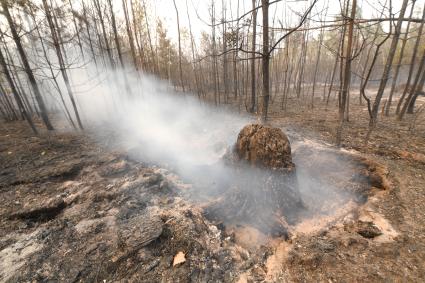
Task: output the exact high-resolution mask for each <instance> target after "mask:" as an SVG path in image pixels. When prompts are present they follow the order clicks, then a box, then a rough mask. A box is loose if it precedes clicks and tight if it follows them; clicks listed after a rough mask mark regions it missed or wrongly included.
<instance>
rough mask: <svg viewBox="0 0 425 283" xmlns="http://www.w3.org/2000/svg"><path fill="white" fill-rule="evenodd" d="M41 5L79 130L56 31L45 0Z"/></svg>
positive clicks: (81, 127) (75, 109) (76, 110)
mask: <svg viewBox="0 0 425 283" xmlns="http://www.w3.org/2000/svg"><path fill="white" fill-rule="evenodd" d="M43 6H44V11H45V12H46V18H47V22H48V24H49V27H50V32H51V34H52V39H53V45H54V47H55V50H56V55H57V57H58V60H59V68H60V71H61V74H62V77H63V80H64V82H65V86H66V89H67V91H68V95H69V99H70V100H71V104H72V107H73V109H74V113H75V117H76V118H77V123H78V126H79V127H80V129H81V130H83V129H84V127H83V124H82V123H81V119H80V114H79V113H78V109H77V104H76V103H75V99H74V93H73V91H72V88H71V84H70V82H69V77H68V73H67V71H66V67H65V62H64V60H63V56H62V51H61V49H60V45H59V40H58V31H57V29H56V28H55V26H54V24H53V21H52V17H51V14H50V9H49V6H48V5H47V1H46V0H43Z"/></svg>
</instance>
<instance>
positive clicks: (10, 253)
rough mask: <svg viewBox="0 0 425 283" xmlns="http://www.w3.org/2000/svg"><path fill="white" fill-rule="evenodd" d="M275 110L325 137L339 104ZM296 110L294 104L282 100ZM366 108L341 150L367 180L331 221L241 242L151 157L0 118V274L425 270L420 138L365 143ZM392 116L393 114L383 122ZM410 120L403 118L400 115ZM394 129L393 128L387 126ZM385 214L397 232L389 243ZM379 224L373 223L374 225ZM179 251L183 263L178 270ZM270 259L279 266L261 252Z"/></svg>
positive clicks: (258, 275) (299, 275) (31, 278)
mask: <svg viewBox="0 0 425 283" xmlns="http://www.w3.org/2000/svg"><path fill="white" fill-rule="evenodd" d="M316 107H317V108H316V109H315V110H314V111H309V110H308V109H307V107H306V108H305V109H304V108H303V106H302V105H301V106H300V108H301V111H299V109H298V111H297V112H295V110H291V111H293V112H290V111H289V112H285V113H282V111H280V110H279V109H272V110H271V117H272V119H271V124H272V125H273V126H279V127H285V128H287V129H288V130H290V127H289V125H290V126H291V127H294V128H296V129H297V132H299V133H301V135H305V136H310V137H312V138H316V139H319V140H323V141H327V142H332V139H333V136H334V129H335V126H336V124H335V121H336V118H335V117H336V111H334V110H328V111H325V110H324V107H325V106H324V105H320V103H318V105H317V106H316ZM288 109H294V107H292V108H291V107H288ZM363 116H364V113H363V109H362V108H361V107H359V108H358V109H357V108H356V109H354V110H353V111H352V113H351V117H352V120H351V121H350V122H349V123H348V124H347V127H346V129H345V131H344V137H345V138H344V141H343V146H344V148H346V149H354V150H356V151H357V153H358V160H357V161H358V162H359V163H361V164H362V166H360V167H359V174H358V175H357V176H354V177H353V178H357V179H356V180H355V181H356V182H364V183H366V182H367V183H369V184H371V185H370V186H369V189H368V190H367V191H365V192H363V193H362V194H361V196H362V197H361V198H359V200H358V202H359V204H358V206H356V208H355V209H354V210H352V211H350V213H349V215H348V216H347V217H344V218H343V219H341V220H340V221H339V222H337V223H332V224H331V225H329V226H327V227H323V229H320V230H318V231H315V232H313V233H306V234H303V233H299V234H296V235H295V236H294V237H292V238H290V239H289V240H288V241H287V242H285V244H284V245H285V247H288V248H287V249H284V250H282V249H281V247H280V246H279V244H276V241H278V242H279V239H273V240H272V241H271V242H270V244H264V245H263V244H262V245H260V244H259V245H258V246H256V247H255V248H252V247H251V248H248V247H244V246H241V245H239V243H238V242H236V240H235V238H234V235H233V234H229V233H227V232H226V229H225V228H224V227H222V226H220V225H219V223H213V222H211V221H210V220H208V219H207V218H206V217H205V215H204V214H203V211H202V209H201V208H200V206H199V205H196V204H194V203H192V202H189V201H187V200H186V199H185V198H184V192H183V193H182V190H184V189H182V188H181V187H179V184H177V183H173V182H172V181H171V180H170V178H168V177H167V176H166V174H167V173H166V172H165V171H163V170H161V169H160V168H158V167H155V166H152V165H151V164H145V163H143V162H137V161H135V160H132V159H130V158H129V157H128V156H127V155H126V154H125V152H120V151H112V150H110V149H109V150H108V149H105V148H103V147H100V146H99V145H97V144H96V143H95V142H94V141H93V140H91V139H90V138H88V137H87V136H85V135H84V134H82V133H68V132H57V133H43V134H41V135H40V136H38V137H34V136H33V135H32V134H31V132H30V130H29V129H28V127H27V125H26V124H24V123H23V122H16V123H7V124H4V123H2V124H1V130H2V132H1V135H0V259H1V261H0V281H1V282H102V281H103V280H106V282H110V281H116V282H118V281H119V282H236V281H237V280H238V279H239V278H245V279H247V281H248V282H263V281H268V282H282V281H287V282H312V281H314V282H317V281H322V282H334V281H336V282H339V281H344V282H347V281H348V282H352V281H361V280H364V281H368V282H370V281H386V280H389V281H410V282H413V281H415V282H417V281H420V278H425V266H424V262H425V236H424V235H425V230H424V229H425V216H424V214H423V211H425V195H424V194H425V192H424V190H423V189H424V188H425V178H424V168H425V159H423V156H424V153H425V152H424V151H425V145H424V138H423V136H421V134H420V133H410V132H408V131H406V127H407V125H403V124H402V125H400V124H396V123H392V122H383V123H382V126H381V127H379V128H378V129H377V131H376V132H375V133H374V134H373V136H372V139H371V142H370V143H369V144H368V145H367V146H364V145H363V144H362V141H361V139H362V135H363V134H364V130H365V127H366V126H365V123H366V121H365V120H363V118H361V117H363ZM390 119H392V118H390ZM406 123H407V122H406ZM394 125H395V126H394ZM370 211H373V213H374V215H379V216H380V217H382V218H384V219H386V220H387V221H388V223H390V225H391V226H392V228H393V229H394V230H395V231H396V232H397V234H396V235H394V237H392V238H391V239H390V240H388V241H384V240H382V237H383V236H385V235H386V233H387V232H388V231H386V230H384V229H382V227H380V223H379V221H377V220H376V219H375V220H373V219H372V220H371V221H369V220H365V219H363V218H362V216H364V214H366V213H369V212H370ZM375 222H376V223H375ZM179 252H183V253H184V254H185V261H184V262H183V263H179V264H177V265H175V266H173V259H174V257H175V255H176V254H177V253H179ZM273 256H276V259H277V261H276V262H277V265H276V264H275V265H270V264H269V261H268V259H270V258H272V257H273Z"/></svg>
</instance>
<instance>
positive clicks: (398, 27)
mask: <svg viewBox="0 0 425 283" xmlns="http://www.w3.org/2000/svg"><path fill="white" fill-rule="evenodd" d="M407 3H408V0H403V4H402V7H401V10H400V15H399V18H398V20H397V25H396V27H395V33H394V36H393V39H392V41H391V46H390V49H389V53H388V57H387V61H386V63H385V67H384V72H383V74H382V79H381V82H380V84H379V89H378V92H377V94H376V97H375V102H374V103H373V108H372V113H371V119H370V121H369V130H368V133H367V135H366V142H367V141H368V140H369V137H370V134H371V133H372V131H373V129H374V128H375V127H376V123H377V119H378V111H379V104H380V103H381V99H382V96H383V94H384V89H385V86H386V84H387V81H388V77H389V75H390V71H391V66H392V63H393V60H394V55H395V52H396V47H397V42H398V39H399V37H400V31H401V26H402V24H403V17H404V14H405V12H406V8H407ZM390 9H391V8H390Z"/></svg>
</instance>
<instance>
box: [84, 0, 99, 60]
mask: <svg viewBox="0 0 425 283" xmlns="http://www.w3.org/2000/svg"><path fill="white" fill-rule="evenodd" d="M82 4H83V15H84V23H85V26H86V32H87V37H88V39H89V46H90V51H91V53H92V58H93V61H94V64H95V65H96V68H97V67H98V66H97V60H96V53H95V52H94V47H93V43H92V39H91V33H90V22H89V19H88V16H87V8H86V5H85V4H84V1H82Z"/></svg>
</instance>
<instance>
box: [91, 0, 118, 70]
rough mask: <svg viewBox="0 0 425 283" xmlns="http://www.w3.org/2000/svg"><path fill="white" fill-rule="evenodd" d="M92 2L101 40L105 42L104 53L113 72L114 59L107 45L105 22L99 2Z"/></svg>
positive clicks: (96, 0) (94, 0) (97, 0)
mask: <svg viewBox="0 0 425 283" xmlns="http://www.w3.org/2000/svg"><path fill="white" fill-rule="evenodd" d="M93 2H94V6H95V8H96V11H97V15H98V16H99V21H100V26H101V28H102V35H103V40H104V41H105V47H106V52H107V54H108V58H109V63H110V65H111V68H112V69H113V70H115V62H114V58H113V57H112V51H111V47H110V45H109V41H108V35H107V33H106V28H105V21H104V19H103V14H102V9H101V7H100V2H99V0H93Z"/></svg>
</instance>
